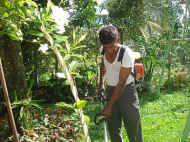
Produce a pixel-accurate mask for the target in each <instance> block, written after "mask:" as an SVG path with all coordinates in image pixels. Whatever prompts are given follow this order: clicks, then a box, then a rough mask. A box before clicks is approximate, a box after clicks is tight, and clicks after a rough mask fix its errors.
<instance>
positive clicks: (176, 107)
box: [85, 92, 190, 142]
mask: <svg viewBox="0 0 190 142" xmlns="http://www.w3.org/2000/svg"><path fill="white" fill-rule="evenodd" d="M189 100H190V94H188V93H183V92H173V93H163V94H160V95H158V96H143V97H141V99H140V105H141V110H140V111H141V121H142V129H143V139H144V141H145V142H180V138H181V136H182V132H183V129H184V127H185V123H186V121H187V116H188V113H189V110H190V103H189ZM85 110H86V112H87V115H89V116H90V118H91V119H92V121H91V123H90V125H89V126H90V135H91V139H92V141H93V142H103V141H104V139H103V137H104V136H103V126H102V125H98V126H96V125H94V123H93V118H94V116H95V113H97V112H99V111H100V104H99V103H98V102H89V103H88V105H87V106H86V108H85ZM123 132H124V131H123ZM124 141H125V142H128V140H127V136H126V134H125V132H124ZM188 141H190V139H188Z"/></svg>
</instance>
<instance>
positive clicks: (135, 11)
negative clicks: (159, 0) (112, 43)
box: [107, 0, 145, 41]
mask: <svg viewBox="0 0 190 142" xmlns="http://www.w3.org/2000/svg"><path fill="white" fill-rule="evenodd" d="M107 8H108V11H109V17H110V22H111V23H113V24H115V25H117V26H118V27H119V29H120V30H121V31H122V33H123V34H124V35H122V36H124V37H122V38H123V39H121V40H122V41H123V40H124V39H126V38H127V39H133V40H135V38H136V36H137V35H140V30H139V27H140V26H141V25H143V24H144V20H145V19H144V18H145V17H144V14H143V13H144V3H143V1H142V0H133V1H132V0H125V1H123V0H119V1H115V0H111V1H109V2H108V4H107ZM122 33H121V34H122Z"/></svg>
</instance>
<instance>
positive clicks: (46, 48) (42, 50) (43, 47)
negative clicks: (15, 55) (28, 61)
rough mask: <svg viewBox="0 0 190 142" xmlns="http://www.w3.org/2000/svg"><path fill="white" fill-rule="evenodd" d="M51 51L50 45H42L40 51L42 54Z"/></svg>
mask: <svg viewBox="0 0 190 142" xmlns="http://www.w3.org/2000/svg"><path fill="white" fill-rule="evenodd" d="M48 49H49V47H48V44H47V43H45V44H40V48H39V49H38V50H39V51H41V52H42V53H46V51H47V50H48Z"/></svg>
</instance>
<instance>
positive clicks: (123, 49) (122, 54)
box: [117, 47, 125, 64]
mask: <svg viewBox="0 0 190 142" xmlns="http://www.w3.org/2000/svg"><path fill="white" fill-rule="evenodd" d="M124 53H125V48H123V47H121V49H120V51H119V57H118V59H117V61H118V62H121V64H122V61H123V56H124Z"/></svg>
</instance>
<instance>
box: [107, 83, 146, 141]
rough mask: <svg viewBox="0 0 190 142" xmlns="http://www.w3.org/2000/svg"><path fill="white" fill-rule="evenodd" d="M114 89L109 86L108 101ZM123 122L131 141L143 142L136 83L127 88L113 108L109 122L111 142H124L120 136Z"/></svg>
mask: <svg viewBox="0 0 190 142" xmlns="http://www.w3.org/2000/svg"><path fill="white" fill-rule="evenodd" d="M113 89H114V87H113V86H108V88H107V89H106V94H107V99H108V101H109V99H110V98H111V94H112V91H113ZM122 120H123V122H124V126H125V129H126V132H127V135H128V138H129V141H130V142H143V138H142V130H141V122H140V113H139V100H138V96H137V92H136V89H135V85H134V83H133V84H130V85H127V86H125V89H124V91H123V93H122V95H121V96H120V98H119V99H118V100H117V101H116V102H115V104H114V105H113V107H112V116H111V117H110V118H109V119H108V121H107V123H108V130H109V135H110V138H111V142H122V139H121V136H120V129H121V125H122Z"/></svg>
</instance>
